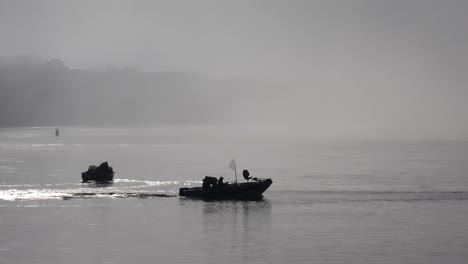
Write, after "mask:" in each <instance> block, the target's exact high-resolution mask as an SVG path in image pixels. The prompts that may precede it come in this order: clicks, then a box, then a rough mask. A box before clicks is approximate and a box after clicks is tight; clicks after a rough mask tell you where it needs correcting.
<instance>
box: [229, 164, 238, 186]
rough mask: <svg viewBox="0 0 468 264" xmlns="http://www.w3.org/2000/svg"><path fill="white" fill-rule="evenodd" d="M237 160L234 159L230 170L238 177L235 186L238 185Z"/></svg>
mask: <svg viewBox="0 0 468 264" xmlns="http://www.w3.org/2000/svg"><path fill="white" fill-rule="evenodd" d="M236 165H237V164H236V159H232V160H231V163H229V168H230V169H231V170H233V171H234V174H235V175H236V181H235V184H237V170H236Z"/></svg>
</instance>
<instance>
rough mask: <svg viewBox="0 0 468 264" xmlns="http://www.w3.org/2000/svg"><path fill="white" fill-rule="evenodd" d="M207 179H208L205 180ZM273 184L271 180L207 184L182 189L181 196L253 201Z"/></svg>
mask: <svg viewBox="0 0 468 264" xmlns="http://www.w3.org/2000/svg"><path fill="white" fill-rule="evenodd" d="M205 179H206V178H205ZM272 183H273V181H272V180H271V179H261V178H253V179H252V181H250V182H244V183H223V184H214V185H210V184H205V182H204V184H203V185H204V186H203V187H193V188H180V189H179V195H180V196H185V197H191V198H201V199H251V198H259V197H262V194H263V193H264V192H265V191H266V190H267V189H268V187H270V185H271V184H272Z"/></svg>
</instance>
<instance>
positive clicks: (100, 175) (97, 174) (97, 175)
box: [81, 161, 114, 184]
mask: <svg viewBox="0 0 468 264" xmlns="http://www.w3.org/2000/svg"><path fill="white" fill-rule="evenodd" d="M81 179H82V180H83V181H82V182H83V183H86V182H94V183H99V184H106V183H111V182H112V180H113V179H114V170H113V169H112V167H110V166H109V164H108V163H107V161H106V162H103V163H101V165H99V166H94V165H91V166H89V168H88V170H87V171H85V172H83V173H81Z"/></svg>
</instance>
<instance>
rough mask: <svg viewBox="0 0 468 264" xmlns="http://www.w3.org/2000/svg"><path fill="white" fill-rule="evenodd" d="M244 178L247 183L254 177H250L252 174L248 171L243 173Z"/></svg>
mask: <svg viewBox="0 0 468 264" xmlns="http://www.w3.org/2000/svg"><path fill="white" fill-rule="evenodd" d="M242 176H244V179H246V180H247V181H249V180H250V179H252V177H250V173H249V171H248V170H244V171H242Z"/></svg>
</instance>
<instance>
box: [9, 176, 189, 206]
mask: <svg viewBox="0 0 468 264" xmlns="http://www.w3.org/2000/svg"><path fill="white" fill-rule="evenodd" d="M196 183H197V182H192V181H190V182H177V181H150V180H133V179H117V180H115V181H114V182H112V183H109V184H99V183H89V184H88V183H55V184H53V183H47V184H24V185H20V184H15V185H11V184H10V185H9V184H3V185H1V184H0V200H4V201H26V200H70V199H91V198H151V197H175V196H177V191H178V189H179V187H181V186H191V185H193V184H196Z"/></svg>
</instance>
